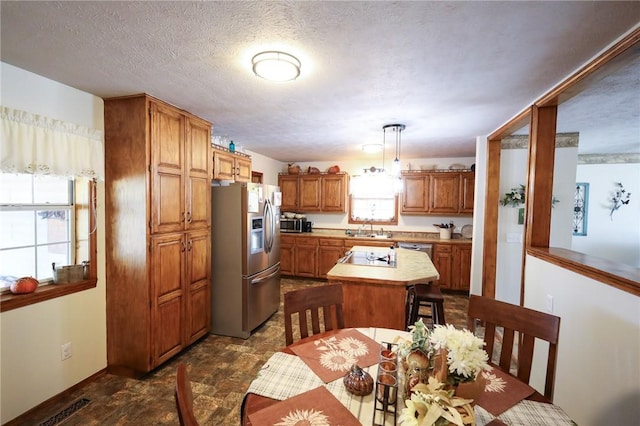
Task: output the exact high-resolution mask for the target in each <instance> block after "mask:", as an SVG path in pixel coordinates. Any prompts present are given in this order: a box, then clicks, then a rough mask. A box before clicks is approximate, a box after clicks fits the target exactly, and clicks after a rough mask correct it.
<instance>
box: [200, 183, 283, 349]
mask: <svg viewBox="0 0 640 426" xmlns="http://www.w3.org/2000/svg"><path fill="white" fill-rule="evenodd" d="M211 203H212V207H211V234H212V237H211V277H212V278H211V333H213V334H221V335H224V336H232V337H240V338H243V339H246V338H248V337H249V336H250V335H251V332H252V331H253V330H255V329H256V328H257V327H258V326H259V325H260V324H262V323H263V322H265V321H266V320H267V319H268V318H269V317H270V316H271V315H272V314H273V313H274V312H276V311H277V310H278V307H279V306H280V204H281V193H280V189H279V187H277V186H271V185H262V184H256V183H232V184H230V185H227V186H212V188H211Z"/></svg>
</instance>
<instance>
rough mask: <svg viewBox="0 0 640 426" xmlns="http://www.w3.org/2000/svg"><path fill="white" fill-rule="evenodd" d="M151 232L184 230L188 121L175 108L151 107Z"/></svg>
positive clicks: (156, 105)
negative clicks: (185, 152)
mask: <svg viewBox="0 0 640 426" xmlns="http://www.w3.org/2000/svg"><path fill="white" fill-rule="evenodd" d="M150 109H151V174H152V180H151V186H152V188H151V205H152V211H151V232H152V233H157V232H171V231H181V230H183V229H184V226H185V219H186V211H185V205H184V199H185V196H184V194H185V192H184V180H183V173H184V140H185V117H184V115H183V114H181V113H180V112H179V111H178V110H176V109H175V108H171V107H170V106H167V105H164V104H159V103H155V102H151V103H150Z"/></svg>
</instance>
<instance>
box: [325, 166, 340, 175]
mask: <svg viewBox="0 0 640 426" xmlns="http://www.w3.org/2000/svg"><path fill="white" fill-rule="evenodd" d="M327 173H331V174H333V175H334V174H336V173H340V167H338V166H337V165H334V166H331V167H329V168H328V169H327Z"/></svg>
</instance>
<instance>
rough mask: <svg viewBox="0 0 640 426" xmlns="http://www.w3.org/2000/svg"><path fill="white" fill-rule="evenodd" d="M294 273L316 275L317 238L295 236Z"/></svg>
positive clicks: (313, 276)
mask: <svg viewBox="0 0 640 426" xmlns="http://www.w3.org/2000/svg"><path fill="white" fill-rule="evenodd" d="M295 275H297V276H300V277H310V278H315V277H317V276H318V238H309V237H297V238H296V250H295Z"/></svg>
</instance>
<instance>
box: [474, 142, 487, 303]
mask: <svg viewBox="0 0 640 426" xmlns="http://www.w3.org/2000/svg"><path fill="white" fill-rule="evenodd" d="M487 145H488V141H487V137H486V136H478V137H477V138H476V186H475V188H474V193H475V196H474V199H473V203H474V206H473V241H474V242H478V243H476V244H472V246H471V288H470V293H471V294H478V295H481V294H482V255H483V253H482V251H483V249H484V247H483V244H482V241H483V240H484V217H485V211H484V204H485V203H484V197H485V194H486V193H487V167H486V164H487V148H488V146H487Z"/></svg>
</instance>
